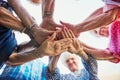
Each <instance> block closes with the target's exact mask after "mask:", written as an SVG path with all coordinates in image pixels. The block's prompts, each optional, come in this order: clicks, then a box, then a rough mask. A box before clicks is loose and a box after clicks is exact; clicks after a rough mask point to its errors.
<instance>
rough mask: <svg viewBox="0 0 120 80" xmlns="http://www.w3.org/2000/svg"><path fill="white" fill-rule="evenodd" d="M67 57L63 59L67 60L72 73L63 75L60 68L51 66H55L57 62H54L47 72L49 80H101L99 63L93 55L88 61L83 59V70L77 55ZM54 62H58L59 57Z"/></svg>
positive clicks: (67, 55)
mask: <svg viewBox="0 0 120 80" xmlns="http://www.w3.org/2000/svg"><path fill="white" fill-rule="evenodd" d="M65 55H66V57H65V56H61V57H63V58H64V59H65V60H64V63H65V65H66V67H67V68H68V69H69V70H70V71H71V73H68V74H61V73H60V71H59V69H58V68H56V67H54V66H52V67H51V66H50V65H51V64H52V65H53V64H55V61H53V63H51V64H49V66H48V67H47V68H46V70H45V76H46V79H47V80H99V79H98V77H97V72H98V70H97V68H98V67H97V61H96V60H95V59H94V58H93V57H92V56H91V55H88V60H87V61H86V60H84V59H83V58H82V64H83V66H84V68H83V69H80V66H79V64H80V63H79V60H80V59H79V57H78V56H77V55H75V54H70V53H65ZM63 58H62V59H63ZM52 60H58V56H56V57H54V58H53V59H52Z"/></svg>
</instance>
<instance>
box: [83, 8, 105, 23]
mask: <svg viewBox="0 0 120 80" xmlns="http://www.w3.org/2000/svg"><path fill="white" fill-rule="evenodd" d="M102 13H103V7H100V8H98V9H97V10H95V11H94V12H93V13H91V14H90V15H89V16H88V17H87V18H86V19H85V20H89V19H90V18H92V17H95V16H98V15H100V14H102ZM85 20H84V21H85Z"/></svg>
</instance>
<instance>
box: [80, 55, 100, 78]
mask: <svg viewBox="0 0 120 80" xmlns="http://www.w3.org/2000/svg"><path fill="white" fill-rule="evenodd" d="M88 57H89V59H88V60H87V61H86V60H84V59H82V63H83V65H84V68H85V70H84V71H85V72H87V73H88V75H89V78H90V79H89V80H99V79H98V64H97V61H96V60H95V59H94V58H93V57H92V56H91V55H89V54H88ZM85 72H83V73H85ZM85 75H87V74H85Z"/></svg>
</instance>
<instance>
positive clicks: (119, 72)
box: [16, 0, 120, 80]
mask: <svg viewBox="0 0 120 80" xmlns="http://www.w3.org/2000/svg"><path fill="white" fill-rule="evenodd" d="M22 4H23V6H24V7H25V8H26V9H27V10H28V12H29V13H30V14H31V15H32V16H33V17H34V18H35V19H36V21H37V23H38V24H40V23H41V21H42V20H41V4H39V5H35V4H32V3H30V2H29V0H22ZM103 5H104V3H103V2H102V1H101V0H56V3H55V11H54V20H55V22H56V23H58V24H59V21H60V20H61V21H64V22H69V23H72V24H78V23H80V22H82V21H83V20H84V19H85V18H86V17H87V16H88V15H90V14H91V13H92V12H93V11H94V10H96V9H97V8H99V7H101V6H103ZM16 38H17V40H18V43H21V42H23V41H28V40H30V39H29V37H28V36H27V35H25V34H21V33H19V32H16ZM79 39H80V40H81V41H83V42H85V43H87V44H88V45H90V46H93V47H96V48H101V49H104V48H106V47H107V43H108V39H107V38H98V37H95V36H93V35H91V34H90V33H89V32H84V33H81V35H80V37H79ZM42 60H43V61H44V62H46V63H47V61H46V57H44V58H42ZM60 65H61V63H60V62H59V63H58V66H59V67H60V68H64V70H65V71H64V72H63V71H62V70H61V73H68V72H69V71H68V70H67V69H66V68H65V67H64V66H60ZM119 67H120V64H114V63H111V62H108V61H98V73H99V76H100V78H101V80H120V78H119V77H118V76H120V68H119Z"/></svg>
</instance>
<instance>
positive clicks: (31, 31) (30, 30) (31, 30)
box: [21, 22, 37, 39]
mask: <svg viewBox="0 0 120 80" xmlns="http://www.w3.org/2000/svg"><path fill="white" fill-rule="evenodd" d="M36 26H37V24H36V23H35V22H34V23H33V24H31V25H30V26H29V27H25V28H24V29H23V30H22V31H21V32H22V33H23V32H24V33H26V34H27V35H28V36H29V37H30V38H31V39H32V38H34V37H33V34H34V32H35V30H34V28H35V27H36Z"/></svg>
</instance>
